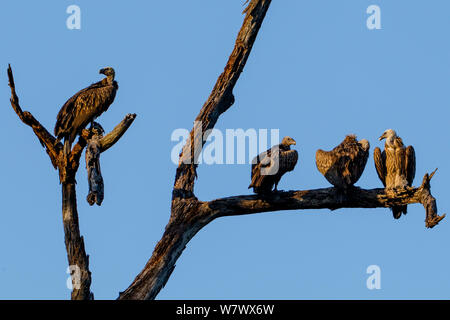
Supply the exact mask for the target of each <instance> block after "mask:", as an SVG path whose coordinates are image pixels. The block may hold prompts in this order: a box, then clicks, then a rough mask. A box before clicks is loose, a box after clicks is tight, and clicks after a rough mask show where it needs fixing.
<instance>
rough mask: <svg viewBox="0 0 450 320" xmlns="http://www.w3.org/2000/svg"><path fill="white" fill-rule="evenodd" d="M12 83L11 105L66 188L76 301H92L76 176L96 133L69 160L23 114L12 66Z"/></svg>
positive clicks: (117, 133)
mask: <svg viewBox="0 0 450 320" xmlns="http://www.w3.org/2000/svg"><path fill="white" fill-rule="evenodd" d="M8 80H9V87H10V88H11V99H10V101H11V106H12V108H13V109H14V111H15V112H16V114H17V115H18V116H19V118H20V120H21V121H22V122H23V123H24V124H26V125H28V126H30V127H31V128H32V129H33V131H34V133H35V135H36V136H37V138H38V139H39V141H40V143H41V144H42V146H43V147H45V150H46V152H47V154H48V155H49V157H50V160H51V162H52V164H53V167H54V168H55V169H58V171H59V178H60V182H61V184H62V211H63V225H64V239H65V244H66V251H67V258H68V262H69V267H70V271H71V275H72V282H73V285H74V287H73V291H72V299H73V300H88V299H92V298H93V294H92V293H91V291H90V285H91V272H90V271H89V256H88V255H87V254H86V251H85V247H84V240H83V237H82V236H81V234H80V228H79V222H78V212H77V203H76V201H77V200H76V190H75V176H76V173H77V171H78V168H79V165H80V157H81V154H82V152H83V150H84V148H85V147H86V144H87V141H89V139H90V138H91V137H92V136H93V132H92V131H91V130H83V132H82V134H81V136H80V137H79V139H78V142H77V144H76V145H75V146H74V147H73V149H72V150H71V153H70V154H69V156H68V157H65V156H64V152H63V145H62V143H61V142H58V143H56V138H55V137H54V136H53V135H52V134H51V133H50V132H49V131H48V130H47V129H46V128H45V127H44V126H43V125H41V124H40V123H39V121H37V120H36V119H35V118H34V117H33V115H32V114H31V113H30V112H28V111H22V108H21V107H20V104H19V97H18V96H17V93H16V87H15V83H14V77H13V72H12V69H11V66H8ZM135 117H136V115H135V114H128V115H127V116H126V117H125V118H124V119H123V120H122V122H120V123H119V124H118V125H117V126H116V127H115V128H114V130H112V131H111V132H110V133H109V134H107V135H106V136H105V137H104V138H103V139H101V140H100V147H101V148H100V149H101V152H103V151H106V150H107V149H109V148H110V147H112V146H113V145H114V144H115V143H116V142H117V141H119V139H120V138H121V137H122V135H123V134H124V133H125V132H126V131H127V129H128V128H129V127H130V125H131V124H132V123H133V121H134V119H135Z"/></svg>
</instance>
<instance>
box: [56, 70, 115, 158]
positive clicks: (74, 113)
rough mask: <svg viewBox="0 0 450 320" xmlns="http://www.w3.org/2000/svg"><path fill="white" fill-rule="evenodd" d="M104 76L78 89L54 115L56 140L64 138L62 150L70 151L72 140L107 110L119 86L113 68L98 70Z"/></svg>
mask: <svg viewBox="0 0 450 320" xmlns="http://www.w3.org/2000/svg"><path fill="white" fill-rule="evenodd" d="M99 73H100V74H104V75H105V76H106V78H104V79H103V80H101V81H99V82H96V83H93V84H91V85H90V86H89V87H87V88H85V89H83V90H80V91H79V92H77V93H76V94H75V95H74V96H72V97H71V98H70V99H69V100H67V102H66V103H65V104H64V105H63V106H62V108H61V110H60V111H59V113H58V116H57V117H56V125H55V136H56V138H57V142H59V141H61V140H62V139H64V151H65V152H66V154H67V153H68V152H70V148H71V145H72V142H73V141H74V140H75V137H76V136H77V135H78V134H80V133H81V130H83V129H84V128H85V127H86V125H88V124H89V123H92V122H93V121H94V120H95V119H96V118H97V117H98V116H100V115H101V114H102V113H103V112H105V111H106V110H108V108H109V106H110V105H111V104H112V103H113V101H114V98H115V96H116V92H117V89H118V88H119V86H118V84H117V81H115V80H114V77H115V72H114V69H113V68H110V67H108V68H103V69H100V71H99Z"/></svg>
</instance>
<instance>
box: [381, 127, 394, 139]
mask: <svg viewBox="0 0 450 320" xmlns="http://www.w3.org/2000/svg"><path fill="white" fill-rule="evenodd" d="M395 137H397V133H396V132H395V131H394V130H392V129H387V130H386V131H385V132H383V134H382V135H381V137H379V138H378V140H380V141H381V140H383V139H387V140H389V139H392V138H395Z"/></svg>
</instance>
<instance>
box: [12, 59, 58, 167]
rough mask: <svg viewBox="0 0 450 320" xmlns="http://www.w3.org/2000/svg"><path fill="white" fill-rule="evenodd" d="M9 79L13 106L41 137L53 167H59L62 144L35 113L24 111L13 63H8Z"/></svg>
mask: <svg viewBox="0 0 450 320" xmlns="http://www.w3.org/2000/svg"><path fill="white" fill-rule="evenodd" d="M8 80H9V87H10V88H11V99H10V101H11V106H12V108H13V109H14V111H15V112H16V113H17V115H18V116H19V118H20V120H22V122H23V123H24V124H26V125H27V126H30V127H31V128H32V129H33V131H34V133H35V135H36V137H37V138H38V139H39V142H40V143H41V145H42V146H43V147H44V148H45V151H47V154H48V155H49V157H50V160H51V162H52V165H53V167H54V168H55V169H56V168H57V162H58V157H59V153H60V151H61V150H62V144H61V143H59V144H57V145H55V141H56V139H55V137H53V135H51V134H50V133H49V132H48V131H47V129H45V128H44V126H42V125H41V124H40V123H39V121H37V120H36V119H35V118H34V117H33V115H32V114H31V113H30V112H28V111H22V108H21V107H20V104H19V97H18V96H17V94H16V86H15V84H14V76H13V72H12V69H11V65H8Z"/></svg>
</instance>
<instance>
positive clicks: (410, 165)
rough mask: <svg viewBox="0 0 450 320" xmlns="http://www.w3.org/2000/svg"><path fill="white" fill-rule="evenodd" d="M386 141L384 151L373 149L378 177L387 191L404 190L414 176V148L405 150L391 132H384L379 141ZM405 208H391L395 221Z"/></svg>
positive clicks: (400, 141)
mask: <svg viewBox="0 0 450 320" xmlns="http://www.w3.org/2000/svg"><path fill="white" fill-rule="evenodd" d="M383 139H386V143H385V144H384V151H383V152H381V150H380V148H378V147H377V148H375V150H374V153H373V158H374V160H375V168H376V169H377V173H378V177H379V178H380V180H381V182H383V185H384V187H385V188H387V189H393V188H404V187H406V186H409V187H410V186H411V185H412V183H413V180H414V176H415V175H416V154H415V152H414V148H413V147H412V146H409V147H407V148H405V145H404V144H403V141H402V138H400V137H399V136H397V133H396V132H395V131H394V130H392V129H388V130H386V131H385V132H384V133H383V135H382V136H381V137H380V138H379V140H380V141H381V140H383ZM406 212H407V207H406V206H396V207H392V214H393V215H394V218H395V219H398V218H400V216H401V215H402V213H404V214H406Z"/></svg>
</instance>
